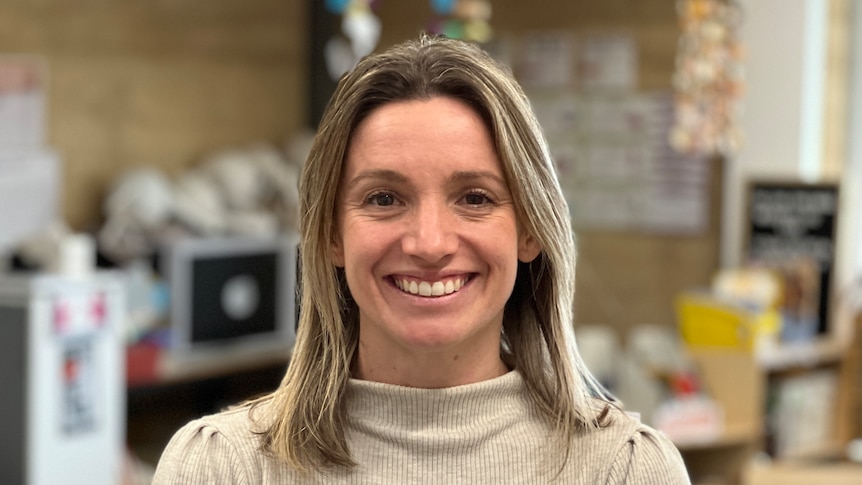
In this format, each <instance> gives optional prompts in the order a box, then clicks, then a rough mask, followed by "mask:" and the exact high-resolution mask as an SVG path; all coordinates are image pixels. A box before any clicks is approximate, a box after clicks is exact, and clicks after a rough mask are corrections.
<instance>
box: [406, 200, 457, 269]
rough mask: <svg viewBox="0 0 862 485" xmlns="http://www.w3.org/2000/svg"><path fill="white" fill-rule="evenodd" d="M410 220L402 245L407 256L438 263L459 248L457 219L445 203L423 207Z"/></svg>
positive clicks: (414, 212)
mask: <svg viewBox="0 0 862 485" xmlns="http://www.w3.org/2000/svg"><path fill="white" fill-rule="evenodd" d="M408 219H409V220H408V222H407V224H408V226H409V227H408V229H407V231H406V233H405V234H404V237H403V238H402V243H401V247H402V249H403V251H404V253H405V254H407V255H410V256H413V257H416V258H418V259H420V260H422V261H424V262H427V263H438V262H440V261H441V260H443V259H445V258H446V257H447V256H450V255H452V254H453V253H455V251H456V250H457V249H458V234H457V230H456V229H457V227H456V225H457V220H456V217H455V215H454V214H452V211H451V210H450V209H449V208H448V207H447V206H446V204H445V203H425V204H421V205H420V206H419V207H418V209H417V210H415V211H412V213H411V214H410V217H409V218H408Z"/></svg>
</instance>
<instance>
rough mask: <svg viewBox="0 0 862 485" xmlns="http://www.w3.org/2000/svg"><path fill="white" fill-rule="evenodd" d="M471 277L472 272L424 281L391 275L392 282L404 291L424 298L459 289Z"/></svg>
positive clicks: (448, 293)
mask: <svg viewBox="0 0 862 485" xmlns="http://www.w3.org/2000/svg"><path fill="white" fill-rule="evenodd" d="M472 278H473V275H472V274H467V275H459V276H452V277H449V278H443V279H440V280H435V281H425V280H419V279H415V278H408V277H405V276H392V277H391V280H392V283H393V284H394V285H395V286H396V287H397V288H398V289H400V290H401V291H403V292H404V293H407V294H410V295H416V296H421V297H425V298H438V297H441V296H446V295H451V294H453V293H457V292H458V291H460V290H461V288H463V287H464V286H465V285H466V284H467V283H469V282H470V280H471V279H472Z"/></svg>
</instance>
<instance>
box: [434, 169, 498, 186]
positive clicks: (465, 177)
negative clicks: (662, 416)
mask: <svg viewBox="0 0 862 485" xmlns="http://www.w3.org/2000/svg"><path fill="white" fill-rule="evenodd" d="M483 178H489V179H492V180H494V181H495V182H497V183H499V184H500V185H502V186H503V187H508V184H507V183H506V181H505V180H504V179H503V177H500V176H499V175H497V174H495V173H493V172H488V171H482V170H479V171H458V172H455V173H453V174H452V175H450V176H449V180H450V181H452V182H470V181H473V180H476V179H483Z"/></svg>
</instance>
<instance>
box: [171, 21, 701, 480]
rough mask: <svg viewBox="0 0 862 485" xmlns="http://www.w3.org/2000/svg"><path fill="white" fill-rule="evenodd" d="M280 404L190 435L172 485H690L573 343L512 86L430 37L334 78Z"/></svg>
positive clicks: (307, 183) (553, 205)
mask: <svg viewBox="0 0 862 485" xmlns="http://www.w3.org/2000/svg"><path fill="white" fill-rule="evenodd" d="M300 194H301V214H302V223H301V237H302V243H301V244H302V247H301V257H302V267H303V271H302V281H301V287H302V295H301V301H302V310H301V314H300V321H299V332H298V338H297V344H296V347H295V352H294V355H293V356H292V359H291V363H290V366H289V368H288V370H287V374H286V376H285V378H284V381H283V382H282V384H281V386H280V387H279V389H278V390H276V391H275V392H274V393H272V394H271V395H269V396H266V397H264V398H261V399H258V400H257V401H255V402H253V403H249V404H246V405H244V406H240V407H238V408H234V409H232V410H229V411H226V412H223V413H220V414H218V415H215V416H210V417H206V418H203V419H201V420H197V421H193V422H191V423H189V424H188V425H186V426H185V427H184V428H183V429H181V430H180V431H178V432H177V434H176V435H175V436H174V438H173V439H172V440H171V442H170V444H169V445H168V447H167V448H166V450H165V452H164V454H163V456H162V458H161V460H160V463H159V466H158V469H157V473H156V478H155V482H154V483H156V484H162V483H183V484H186V483H249V484H251V483H255V484H257V483H272V484H275V483H398V484H401V483H441V484H444V483H445V484H450V483H548V482H559V483H584V484H593V483H603V484H604V483H656V484H658V483H661V484H674V483H688V478H687V474H686V472H685V468H684V466H683V464H682V461H681V459H680V456H679V453H678V452H677V450H676V449H675V448H674V447H673V445H672V444H671V443H670V442H669V441H668V440H667V439H666V438H665V437H663V435H660V434H658V433H656V432H655V431H654V430H652V429H650V428H648V427H646V426H644V425H642V424H640V423H639V422H638V421H637V420H635V419H633V418H631V417H629V416H627V415H626V414H625V413H623V412H621V411H620V410H619V409H618V407H617V406H616V405H615V404H614V403H613V401H612V400H611V399H610V398H609V397H606V395H605V393H604V392H603V391H602V389H601V387H600V386H599V385H598V384H597V383H596V382H595V380H594V379H593V378H592V377H591V376H590V374H589V372H588V370H587V369H586V368H585V366H584V363H583V362H582V361H581V359H580V357H579V355H578V353H577V350H576V346H575V336H574V333H573V328H572V325H571V322H572V320H573V308H572V307H573V296H574V288H575V271H574V267H575V245H574V240H573V237H572V232H571V226H570V220H569V216H568V209H567V206H566V203H565V200H564V198H563V194H562V192H561V190H560V187H559V184H558V182H557V179H556V175H555V172H554V169H553V165H552V163H551V160H550V158H549V155H548V150H547V146H546V144H545V141H544V139H543V136H542V134H541V130H540V127H539V126H538V124H537V122H536V120H535V118H534V116H533V114H532V112H531V110H530V108H529V104H528V101H527V99H526V97H525V96H524V94H523V92H522V90H521V88H520V87H519V86H518V84H517V83H516V82H515V80H514V79H513V77H512V76H511V74H510V73H509V72H508V71H507V70H505V69H504V68H502V67H501V66H499V65H498V64H497V63H496V62H494V61H493V60H492V59H491V58H490V57H488V56H487V55H486V54H485V53H484V52H482V51H481V50H480V49H479V48H477V47H475V46H473V45H470V44H467V43H463V42H459V41H454V40H448V39H444V38H432V37H426V36H423V37H422V38H420V39H419V40H417V41H412V42H407V43H405V44H402V45H400V46H396V47H395V48H393V49H391V50H389V51H387V52H386V53H383V54H380V55H375V56H371V57H368V58H366V59H364V60H363V61H361V62H360V63H359V64H358V65H357V66H356V68H355V69H354V70H353V71H352V72H350V73H348V74H347V75H346V76H345V77H344V78H343V79H342V80H341V81H340V83H339V85H338V88H337V89H336V92H335V93H334V95H333V98H332V100H331V101H330V105H329V107H328V108H327V110H326V113H325V115H324V117H323V120H322V121H321V124H320V128H319V131H318V134H317V137H316V138H315V142H314V144H313V147H312V150H311V153H310V155H309V158H308V161H307V162H306V165H305V167H304V172H303V175H302V180H301V182H300Z"/></svg>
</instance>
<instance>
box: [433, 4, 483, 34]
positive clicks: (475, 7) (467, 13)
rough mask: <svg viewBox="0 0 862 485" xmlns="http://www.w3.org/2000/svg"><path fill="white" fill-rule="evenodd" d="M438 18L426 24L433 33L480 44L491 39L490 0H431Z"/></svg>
mask: <svg viewBox="0 0 862 485" xmlns="http://www.w3.org/2000/svg"><path fill="white" fill-rule="evenodd" d="M431 9H432V10H433V11H434V13H435V14H437V15H438V18H436V19H434V20H433V21H432V22H431V24H430V25H429V26H428V30H429V31H430V32H431V33H434V34H442V35H445V36H446V37H449V38H452V39H464V40H468V41H472V42H478V43H480V44H482V43H486V42H488V41H489V40H491V37H492V36H493V33H494V32H493V30H492V29H491V24H490V23H489V22H490V20H491V2H490V1H489V0H431Z"/></svg>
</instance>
